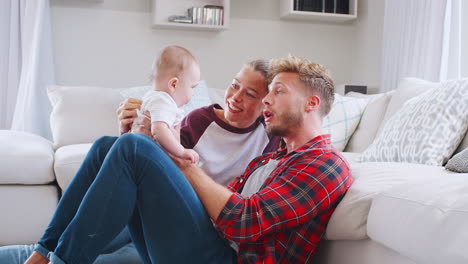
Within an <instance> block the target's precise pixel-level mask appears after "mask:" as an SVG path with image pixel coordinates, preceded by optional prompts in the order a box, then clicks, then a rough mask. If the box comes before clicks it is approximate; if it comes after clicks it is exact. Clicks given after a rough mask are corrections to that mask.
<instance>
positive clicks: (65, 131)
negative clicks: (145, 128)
mask: <svg viewBox="0 0 468 264" xmlns="http://www.w3.org/2000/svg"><path fill="white" fill-rule="evenodd" d="M119 91H120V90H119V89H111V88H99V87H89V86H49V87H48V89H47V92H48V95H49V100H50V102H51V104H52V113H51V115H50V127H51V129H52V136H53V138H54V146H55V147H56V148H59V147H61V146H65V145H70V144H80V143H91V142H94V141H95V140H96V139H98V138H99V137H101V136H117V135H118V134H119V130H118V121H117V115H116V113H115V112H116V110H117V107H118V106H119V103H120V102H121V101H122V100H123V97H122V96H121V95H120V93H119Z"/></svg>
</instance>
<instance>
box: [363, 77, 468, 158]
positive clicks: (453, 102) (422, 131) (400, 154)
mask: <svg viewBox="0 0 468 264" xmlns="http://www.w3.org/2000/svg"><path fill="white" fill-rule="evenodd" d="M467 127H468V79H462V80H457V81H448V82H444V83H441V84H439V85H438V86H437V87H434V88H432V89H430V90H429V91H427V92H425V93H423V94H421V95H419V96H417V97H415V98H412V99H411V100H408V101H407V102H406V103H405V104H404V105H403V107H402V109H400V110H399V111H398V112H397V113H395V114H394V115H393V116H392V117H391V118H390V119H389V120H388V121H387V122H386V123H385V125H384V127H383V129H382V131H381V133H380V134H379V135H378V136H377V138H376V139H375V141H374V142H373V143H372V145H370V146H369V148H368V149H366V151H364V153H363V154H362V155H361V157H360V158H359V160H360V161H395V162H411V163H420V164H428V165H438V166H440V165H442V164H444V163H445V162H446V161H447V160H448V159H449V158H450V156H451V155H452V154H453V152H454V151H455V149H456V148H457V146H458V145H459V144H460V142H461V140H462V138H463V137H464V136H465V133H466V130H467Z"/></svg>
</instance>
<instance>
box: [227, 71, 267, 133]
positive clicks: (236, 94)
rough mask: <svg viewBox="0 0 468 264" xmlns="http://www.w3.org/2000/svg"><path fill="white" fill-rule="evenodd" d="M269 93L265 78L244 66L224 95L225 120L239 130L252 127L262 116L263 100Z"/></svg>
mask: <svg viewBox="0 0 468 264" xmlns="http://www.w3.org/2000/svg"><path fill="white" fill-rule="evenodd" d="M267 93H268V82H267V80H266V78H265V76H264V75H263V74H262V73H260V72H258V71H255V70H253V69H252V68H251V67H250V66H244V67H242V69H241V70H240V71H239V73H237V75H236V77H235V78H234V80H232V83H231V85H230V86H229V87H228V89H227V90H226V94H225V95H224V104H225V108H224V119H225V121H226V122H227V123H228V124H230V125H232V126H234V127H238V128H246V127H249V126H251V125H252V124H253V123H254V122H255V121H256V120H257V119H258V117H259V116H260V115H261V114H262V110H263V103H262V99H263V97H265V96H266V95H267Z"/></svg>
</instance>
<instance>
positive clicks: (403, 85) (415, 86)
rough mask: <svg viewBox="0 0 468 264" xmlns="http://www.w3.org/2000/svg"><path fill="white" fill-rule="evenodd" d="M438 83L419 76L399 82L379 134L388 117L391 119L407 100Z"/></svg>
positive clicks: (436, 85)
mask: <svg viewBox="0 0 468 264" xmlns="http://www.w3.org/2000/svg"><path fill="white" fill-rule="evenodd" d="M438 85H439V84H438V83H434V82H429V81H426V80H421V79H417V78H404V79H402V80H401V81H400V82H399V83H398V87H397V89H396V90H395V93H394V94H393V95H392V98H391V99H390V102H389V103H388V107H387V109H386V111H385V116H384V118H383V120H382V122H381V123H380V127H379V130H378V132H377V134H380V131H381V130H382V129H383V126H384V125H385V123H386V122H387V121H388V119H390V117H392V116H393V115H394V114H395V113H396V112H397V111H398V110H400V109H401V107H403V104H404V103H406V101H408V100H409V99H411V98H413V97H416V96H418V95H420V94H422V93H424V92H426V91H428V90H430V89H431V88H434V87H438Z"/></svg>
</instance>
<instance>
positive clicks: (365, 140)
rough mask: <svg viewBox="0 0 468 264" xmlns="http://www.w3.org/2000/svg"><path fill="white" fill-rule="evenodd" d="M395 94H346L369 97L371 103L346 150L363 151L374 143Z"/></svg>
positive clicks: (392, 92) (348, 94)
mask: <svg viewBox="0 0 468 264" xmlns="http://www.w3.org/2000/svg"><path fill="white" fill-rule="evenodd" d="M393 94H394V91H391V92H387V93H381V94H372V95H364V94H360V93H354V92H350V93H347V94H346V96H349V97H357V98H367V99H369V103H368V104H367V106H366V110H365V111H364V113H363V114H362V117H361V121H360V122H359V125H358V127H357V128H356V131H354V133H353V136H352V137H351V139H350V140H349V141H348V144H347V145H346V148H345V150H344V151H346V152H359V153H361V152H363V151H364V150H366V149H367V147H369V146H370V144H372V141H374V139H375V136H376V135H377V131H378V129H379V127H380V124H381V123H382V120H383V117H384V116H385V111H386V110H387V106H388V103H389V102H390V99H391V98H392V95H393Z"/></svg>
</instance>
